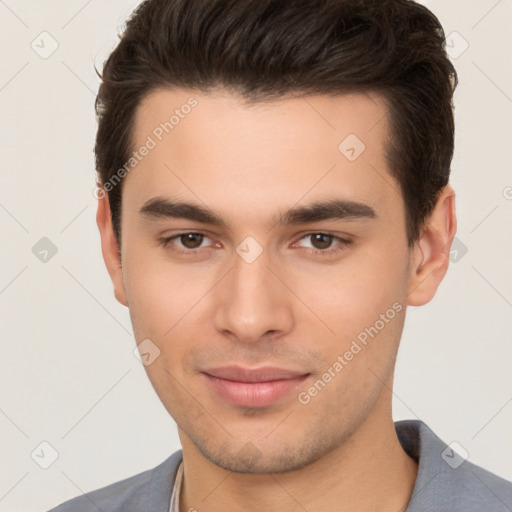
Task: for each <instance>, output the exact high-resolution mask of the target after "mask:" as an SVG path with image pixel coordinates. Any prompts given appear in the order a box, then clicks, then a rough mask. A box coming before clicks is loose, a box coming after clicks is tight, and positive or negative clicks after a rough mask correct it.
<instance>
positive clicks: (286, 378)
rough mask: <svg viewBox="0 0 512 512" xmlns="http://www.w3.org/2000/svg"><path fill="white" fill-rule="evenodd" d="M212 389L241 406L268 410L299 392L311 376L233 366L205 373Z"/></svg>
mask: <svg viewBox="0 0 512 512" xmlns="http://www.w3.org/2000/svg"><path fill="white" fill-rule="evenodd" d="M201 373H202V374H203V375H204V376H205V377H206V379H207V382H208V384H209V386H210V388H211V389H212V390H213V391H215V393H216V394H218V395H219V396H220V397H221V398H223V399H224V400H226V401H227V402H229V403H231V404H232V405H236V406H239V407H267V406H269V405H272V404H273V403H275V402H277V401H278V400H280V399H281V398H283V397H285V396H286V395H288V394H289V393H290V392H292V391H293V390H297V389H298V388H299V386H300V384H301V383H302V382H303V381H304V380H305V379H306V378H307V377H308V376H309V375H310V374H309V373H303V372H300V371H294V370H287V369H284V368H276V367H265V368H257V369H248V368H242V367H239V366H229V367H223V368H212V369H208V370H204V371H203V372H201Z"/></svg>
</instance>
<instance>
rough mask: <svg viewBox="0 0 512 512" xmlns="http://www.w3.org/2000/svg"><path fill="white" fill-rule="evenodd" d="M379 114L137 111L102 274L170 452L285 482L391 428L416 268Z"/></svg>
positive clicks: (325, 102) (312, 105)
mask: <svg viewBox="0 0 512 512" xmlns="http://www.w3.org/2000/svg"><path fill="white" fill-rule="evenodd" d="M191 97H193V98H194V100H193V101H191V100H189V98H191ZM184 105H189V107H184ZM176 109H177V110H178V112H177V114H176V115H175V118H174V119H173V120H172V121H171V123H172V127H171V128H170V126H171V125H169V124H168V125H165V124H163V125H162V124H161V123H165V122H166V121H169V118H170V116H171V115H172V114H173V113H174V112H175V110H176ZM386 112H387V111H386V105H385V103H384V101H383V99H382V98H380V97H379V96H377V95H372V96H369V95H362V94H354V95H345V96H340V97H337V98H333V97H327V96H308V97H307V98H287V99H281V100H279V101H274V102H265V103H260V104H256V105H250V106H248V105H246V104H244V103H243V102H242V100H240V99H239V98H238V97H235V96H231V95H229V94H228V93H226V92H222V91H216V92H215V93H213V92H212V93H211V94H205V93H196V92H191V91H184V90H173V91H170V90H165V91H164V90H161V91H157V92H153V93H152V94H151V95H149V96H148V97H147V98H146V99H145V100H144V102H143V103H142V104H141V105H140V106H139V108H138V110H137V113H136V117H135V125H134V127H135V128H134V148H135V149H138V148H141V147H142V146H144V145H145V146H146V147H149V150H148V151H144V150H142V151H140V153H146V155H145V156H143V157H142V158H141V159H140V161H137V163H136V165H135V166H134V168H133V169H132V170H131V171H130V172H129V173H128V174H127V175H126V177H125V179H124V183H123V204H122V218H121V233H122V256H121V262H120V265H117V266H116V265H113V264H111V265H110V268H109V271H110V273H111V276H112V279H113V281H114V285H115V291H116V297H117V298H118V300H119V301H120V302H122V303H123V304H125V305H127V306H128V307H129V310H130V315H131V320H132V324H133V329H134V333H135V337H136V342H137V344H139V343H141V342H143V340H150V341H144V343H145V344H146V345H144V346H145V347H146V352H147V354H149V355H147V356H146V358H147V362H149V363H150V364H147V366H145V368H146V370H147V373H148V376H149V379H150V380H151V383H152V385H153V386H154V388H155V390H156V392H157V394H158V396H159V397H160V399H161V401H162V403H163V404H164V406H165V407H166V409H167V410H168V412H169V413H170V414H171V416H172V417H173V418H174V420H175V421H176V423H177V425H178V430H179V435H180V440H181V442H182V445H183V446H184V447H189V448H188V449H190V450H192V449H194V450H196V451H197V453H201V454H202V455H203V456H204V457H206V458H207V459H208V460H210V461H212V462H213V463H215V464H217V465H218V466H221V467H223V468H225V469H228V470H230V471H237V472H251V473H271V472H283V471H290V470H293V469H298V468H300V467H304V466H305V465H307V464H310V463H312V462H314V461H316V460H318V459H320V458H321V457H322V456H324V455H326V454H327V453H329V452H331V451H332V450H334V449H335V448H336V447H338V446H341V445H342V443H343V442H344V441H345V440H347V439H348V438H349V437H350V436H351V435H353V434H354V432H357V429H358V428H359V427H360V425H361V424H362V422H363V420H364V421H366V422H375V423H378V422H379V421H382V420H383V417H384V415H390V404H389V403H388V397H386V398H385V399H384V398H383V397H384V394H383V390H384V388H385V383H386V384H387V385H391V380H392V374H393V367H394V362H395V356H396V352H397V349H398V345H399V340H400V336H401V332H402V327H403V322H404V317H405V309H406V305H407V303H408V300H410V297H409V292H410V291H411V289H412V288H413V287H414V286H416V282H415V281H414V279H415V278H416V277H417V276H416V270H413V267H415V266H416V263H417V259H416V255H420V256H421V251H420V249H418V251H419V252H418V253H415V252H414V251H413V252H411V251H409V249H408V246H407V239H406V231H405V210H404V203H403V200H402V197H401V195H400V193H399V185H398V183H397V182H396V181H395V180H394V179H393V178H392V177H391V174H390V172H389V167H388V163H387V161H386V158H385V150H386V144H387V137H388V134H387V131H386V130H387V128H386V127H387V124H386ZM162 127H164V128H162ZM167 132H168V133H167ZM105 211H106V210H105ZM105 222H106V223H107V224H108V221H105ZM107 224H106V225H107ZM104 254H105V249H104ZM228 367H229V368H228ZM233 367H235V370H238V371H239V372H240V371H241V372H242V373H236V372H235V373H233ZM226 368H227V369H226ZM251 370H264V371H263V372H262V373H261V372H260V373H257V372H256V373H251ZM230 371H231V373H230ZM222 372H224V373H222ZM244 372H245V373H244ZM214 374H215V375H214ZM247 380H251V382H247ZM241 381H244V382H241ZM271 381H272V382H271ZM386 396H387V395H386ZM384 400H385V401H386V403H385V404H384Z"/></svg>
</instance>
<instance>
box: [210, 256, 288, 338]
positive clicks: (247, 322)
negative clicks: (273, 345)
mask: <svg viewBox="0 0 512 512" xmlns="http://www.w3.org/2000/svg"><path fill="white" fill-rule="evenodd" d="M234 260H235V261H234V265H233V268H232V269H231V271H230V272H229V274H228V275H227V276H226V278H225V279H223V281H222V283H221V286H220V287H219V289H218V290H217V293H218V294H219V296H217V298H216V299H217V306H216V310H215V313H214V324H215V328H216V329H217V330H218V331H219V332H221V333H222V334H224V335H227V336H231V337H232V338H234V339H235V340H236V341H239V342H244V343H252V342H256V341H258V340H260V339H262V338H263V337H268V336H269V335H272V336H273V337H274V336H275V337H279V336H280V335H283V334H287V333H288V332H290V331H291V329H292V327H293V312H292V307H293V304H292V296H291V294H290V292H289V291H288V290H287V289H286V287H285V286H284V285H283V283H282V281H280V280H279V279H278V278H277V277H276V275H275V274H276V270H275V269H274V268H272V270H271V269H270V268H269V259H268V257H267V255H266V253H265V251H263V253H262V254H261V255H260V256H259V257H258V258H257V259H256V261H253V262H251V263H248V262H247V261H245V260H244V259H243V258H241V257H239V256H238V255H236V256H235V258H234Z"/></svg>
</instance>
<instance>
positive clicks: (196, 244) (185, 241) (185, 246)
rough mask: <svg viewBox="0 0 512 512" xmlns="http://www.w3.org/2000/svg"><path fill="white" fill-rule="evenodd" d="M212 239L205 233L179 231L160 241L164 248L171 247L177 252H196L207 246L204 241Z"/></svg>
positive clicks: (170, 248)
mask: <svg viewBox="0 0 512 512" xmlns="http://www.w3.org/2000/svg"><path fill="white" fill-rule="evenodd" d="M205 239H206V240H210V238H209V237H208V236H206V235H205V234H204V233H195V232H191V231H190V232H186V233H178V234H176V235H174V236H170V237H164V238H161V239H160V240H159V243H160V245H161V246H162V247H164V249H169V250H171V251H173V252H175V253H177V254H195V253H198V252H199V250H200V249H203V248H205V247H204V246H202V243H203V242H204V241H205ZM217 246H219V245H218V244H217Z"/></svg>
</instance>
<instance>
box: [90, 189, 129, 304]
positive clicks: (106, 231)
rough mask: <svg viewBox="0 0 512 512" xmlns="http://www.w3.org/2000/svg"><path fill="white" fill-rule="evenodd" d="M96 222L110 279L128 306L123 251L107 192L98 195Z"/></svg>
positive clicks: (118, 298)
mask: <svg viewBox="0 0 512 512" xmlns="http://www.w3.org/2000/svg"><path fill="white" fill-rule="evenodd" d="M96 223H97V224H98V229H99V230H100V237H101V252H102V253H103V260H104V261H105V265H106V266H107V271H108V273H109V275H110V279H111V280H112V284H113V285H114V295H115V297H116V299H117V300H118V301H119V302H120V303H121V304H123V306H128V300H127V298H126V290H125V287H124V279H123V268H122V263H121V251H120V249H119V244H118V243H117V240H116V237H115V235H114V228H113V226H112V217H111V215H110V204H109V200H108V194H106V193H102V194H100V197H98V211H97V213H96Z"/></svg>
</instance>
